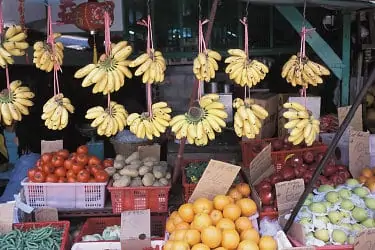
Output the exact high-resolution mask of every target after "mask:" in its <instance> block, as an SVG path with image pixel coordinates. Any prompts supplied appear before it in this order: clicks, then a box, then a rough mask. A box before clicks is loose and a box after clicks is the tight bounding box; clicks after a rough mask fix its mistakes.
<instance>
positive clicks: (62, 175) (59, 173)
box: [55, 167, 66, 177]
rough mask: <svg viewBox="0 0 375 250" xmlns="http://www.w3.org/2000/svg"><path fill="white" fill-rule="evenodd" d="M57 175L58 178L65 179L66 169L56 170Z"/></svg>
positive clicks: (59, 168)
mask: <svg viewBox="0 0 375 250" xmlns="http://www.w3.org/2000/svg"><path fill="white" fill-rule="evenodd" d="M55 175H56V176H58V177H64V176H65V175H66V169H65V168H64V167H58V168H56V170H55Z"/></svg>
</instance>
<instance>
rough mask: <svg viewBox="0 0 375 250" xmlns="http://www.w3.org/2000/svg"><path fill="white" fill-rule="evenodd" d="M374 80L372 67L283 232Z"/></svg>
mask: <svg viewBox="0 0 375 250" xmlns="http://www.w3.org/2000/svg"><path fill="white" fill-rule="evenodd" d="M374 81H375V68H373V69H372V71H371V75H370V78H369V80H368V81H367V82H366V85H365V86H364V87H363V88H362V89H361V91H360V92H359V94H358V96H357V97H356V99H355V101H354V103H353V105H352V107H351V108H350V110H349V112H348V114H347V115H346V116H345V119H344V121H343V122H342V124H341V126H340V128H339V130H338V131H337V133H336V135H335V137H334V138H333V140H332V142H331V145H329V147H328V149H327V152H326V154H325V155H324V157H323V159H322V160H321V161H320V163H319V165H318V167H317V168H316V171H315V173H314V175H313V176H312V178H311V180H310V182H309V184H308V185H307V186H306V188H305V191H304V192H303V194H302V195H301V197H300V198H299V200H298V202H297V204H296V206H295V207H294V209H293V211H292V213H291V215H290V218H289V219H288V221H287V222H286V224H285V227H284V231H285V232H288V230H289V229H290V227H291V226H292V224H293V222H294V220H295V218H296V216H297V214H298V212H299V210H300V209H301V207H302V205H303V203H304V202H305V200H306V198H307V196H308V195H309V193H310V192H311V191H312V189H313V185H314V184H315V182H316V180H317V179H318V177H319V175H320V173H321V172H322V170H323V168H324V166H325V165H326V164H327V162H328V161H329V159H330V158H331V155H332V154H333V152H334V151H335V149H336V146H337V144H338V143H339V141H340V138H341V136H342V135H343V134H344V132H345V130H346V128H347V127H348V126H349V124H350V121H351V120H352V119H353V116H354V114H355V112H356V111H357V108H358V107H359V105H360V104H361V103H362V100H363V98H364V97H365V95H366V93H367V90H368V89H369V88H370V87H371V86H372V84H373V83H374Z"/></svg>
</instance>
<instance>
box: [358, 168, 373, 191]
mask: <svg viewBox="0 0 375 250" xmlns="http://www.w3.org/2000/svg"><path fill="white" fill-rule="evenodd" d="M358 181H359V182H360V183H361V184H363V185H365V186H366V187H367V188H368V189H370V191H371V193H375V170H374V169H373V168H363V169H362V170H361V175H360V176H359V177H358Z"/></svg>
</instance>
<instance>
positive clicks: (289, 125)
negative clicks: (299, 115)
mask: <svg viewBox="0 0 375 250" xmlns="http://www.w3.org/2000/svg"><path fill="white" fill-rule="evenodd" d="M299 122H300V120H298V119H295V120H291V121H289V122H287V123H285V124H284V128H286V129H291V128H294V127H296V126H297V124H298V123H299Z"/></svg>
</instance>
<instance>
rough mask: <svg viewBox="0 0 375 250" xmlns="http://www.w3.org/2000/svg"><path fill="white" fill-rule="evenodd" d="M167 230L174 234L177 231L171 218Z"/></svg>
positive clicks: (166, 226)
mask: <svg viewBox="0 0 375 250" xmlns="http://www.w3.org/2000/svg"><path fill="white" fill-rule="evenodd" d="M165 230H166V231H167V232H168V233H172V232H173V231H174V230H176V226H175V225H174V223H173V221H172V219H171V218H169V219H168V220H167V222H166V224H165Z"/></svg>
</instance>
